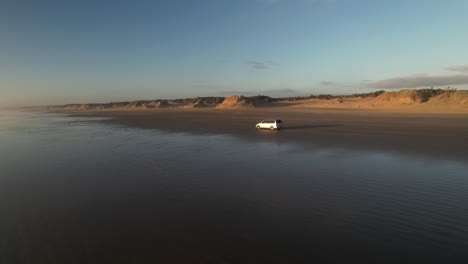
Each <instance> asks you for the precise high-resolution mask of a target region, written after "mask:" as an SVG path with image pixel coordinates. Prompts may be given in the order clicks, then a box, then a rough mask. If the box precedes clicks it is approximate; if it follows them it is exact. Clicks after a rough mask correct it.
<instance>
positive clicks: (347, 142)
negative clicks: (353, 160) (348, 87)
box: [87, 107, 468, 161]
mask: <svg viewBox="0 0 468 264" xmlns="http://www.w3.org/2000/svg"><path fill="white" fill-rule="evenodd" d="M87 114H91V115H93V116H103V117H112V118H113V119H112V120H109V121H106V122H112V123H118V124H120V125H124V126H130V127H137V128H150V129H151V128H156V129H162V130H166V131H173V132H187V133H196V134H200V133H201V134H229V135H234V136H240V137H242V138H244V139H248V140H255V141H258V140H273V141H277V142H282V143H283V142H290V143H294V144H299V145H303V146H305V147H316V148H337V149H347V148H352V149H353V150H363V151H365V150H370V151H383V152H398V153H399V154H408V155H423V156H430V157H431V158H435V159H455V160H463V161H466V160H468V151H467V150H468V115H467V114H434V113H431V114H425V113H417V112H416V113H405V112H391V111H382V110H381V111H370V110H360V109H359V110H358V109H356V110H349V109H348V110H340V109H313V110H299V109H287V108H281V107H277V108H256V109H239V110H234V109H229V110H219V109H158V110H155V111H122V112H118V111H108V112H90V113H87ZM268 118H275V119H281V120H283V122H284V124H285V128H284V129H283V130H281V131H263V130H262V131H257V130H256V129H255V124H256V123H258V122H259V121H261V120H262V119H268Z"/></svg>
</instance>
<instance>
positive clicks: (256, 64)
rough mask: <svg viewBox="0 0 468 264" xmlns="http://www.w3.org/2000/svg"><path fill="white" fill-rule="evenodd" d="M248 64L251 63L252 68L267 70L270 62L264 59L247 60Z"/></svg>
mask: <svg viewBox="0 0 468 264" xmlns="http://www.w3.org/2000/svg"><path fill="white" fill-rule="evenodd" d="M246 63H247V65H249V67H250V69H251V70H265V69H268V67H269V63H268V62H262V61H247V62H246Z"/></svg>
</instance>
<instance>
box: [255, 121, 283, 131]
mask: <svg viewBox="0 0 468 264" xmlns="http://www.w3.org/2000/svg"><path fill="white" fill-rule="evenodd" d="M256 128H257V129H262V128H264V129H270V130H280V129H281V128H283V122H282V121H281V120H279V119H276V120H275V119H266V120H263V121H262V122H260V123H258V124H257V125H256Z"/></svg>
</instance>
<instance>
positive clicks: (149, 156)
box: [0, 112, 468, 263]
mask: <svg viewBox="0 0 468 264" xmlns="http://www.w3.org/2000/svg"><path fill="white" fill-rule="evenodd" d="M0 157H1V158H0V171H1V172H0V215H1V218H0V234H1V235H0V263H108V262H110V263H157V262H161V263H310V262H312V261H325V260H326V261H343V260H346V261H350V260H358V259H359V260H373V261H375V262H377V261H378V262H385V261H388V262H396V261H406V260H409V261H425V262H439V263H440V262H441V261H444V262H447V263H449V262H454V261H465V262H466V261H467V260H468V253H466V248H468V220H467V219H468V173H467V172H468V164H466V163H463V162H460V161H450V160H434V159H428V158H424V157H418V156H407V155H402V154H400V155H398V154H395V153H385V152H363V151H355V150H352V149H324V148H313V147H310V146H308V147H306V148H304V147H302V146H298V145H295V144H292V143H290V142H282V141H280V140H277V139H276V138H275V137H271V139H270V140H268V139H267V140H264V141H261V142H252V141H244V140H242V139H238V138H235V137H232V136H226V135H190V134H184V133H169V132H162V131H159V130H154V129H147V130H145V129H136V128H127V127H122V126H118V125H112V124H109V123H106V122H102V119H100V118H91V117H90V118H87V117H75V116H67V115H59V114H50V113H18V112H0Z"/></svg>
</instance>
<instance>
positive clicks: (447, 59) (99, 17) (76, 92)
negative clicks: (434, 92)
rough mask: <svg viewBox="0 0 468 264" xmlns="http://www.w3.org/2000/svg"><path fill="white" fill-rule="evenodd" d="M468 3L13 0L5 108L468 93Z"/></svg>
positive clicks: (4, 62)
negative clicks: (413, 91) (227, 98)
mask: <svg viewBox="0 0 468 264" xmlns="http://www.w3.org/2000/svg"><path fill="white" fill-rule="evenodd" d="M465 10H466V2H465V1H462V0H453V1H444V2H442V1H435V0H432V1H425V2H424V4H422V3H421V2H419V1H410V2H408V1H402V0H398V1H387V2H378V3H377V2H375V1H370V0H369V1H357V2H351V1H340V0H241V1H219V0H202V1H197V2H196V3H194V2H193V1H149V0H144V1H107V0H101V1H89V0H85V1H79V2H72V1H54V0H45V1H40V2H37V1H27V0H20V1H6V2H4V3H2V5H1V8H0V34H1V35H0V36H1V37H2V43H1V44H0V93H1V96H0V107H10V106H25V105H50V104H68V103H106V102H112V101H133V100H150V99H158V98H161V99H172V98H189V97H197V96H227V95H231V94H245V95H258V94H262V95H268V96H272V97H289V96H303V95H310V94H353V93H366V92H372V91H377V90H382V89H383V90H393V89H404V88H429V87H435V88H445V87H447V86H452V87H455V88H458V89H467V88H468V53H467V52H465V43H467V41H468V35H466V34H464V32H465V29H466V28H467V26H468V17H466V15H465Z"/></svg>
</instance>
